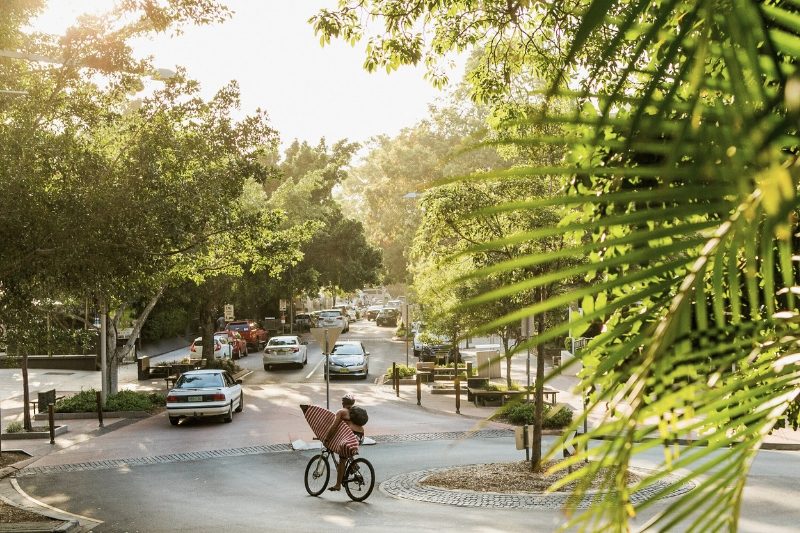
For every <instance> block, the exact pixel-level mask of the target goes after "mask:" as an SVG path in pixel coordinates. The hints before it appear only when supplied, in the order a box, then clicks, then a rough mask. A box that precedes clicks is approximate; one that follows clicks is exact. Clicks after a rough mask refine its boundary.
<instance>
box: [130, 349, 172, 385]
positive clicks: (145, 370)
mask: <svg viewBox="0 0 800 533" xmlns="http://www.w3.org/2000/svg"><path fill="white" fill-rule="evenodd" d="M136 373H137V378H138V379H139V381H142V380H145V379H153V378H161V377H166V376H168V375H169V374H170V373H171V371H170V367H169V366H165V365H160V366H150V358H149V357H148V356H146V355H145V356H143V357H140V358H138V359H137V360H136Z"/></svg>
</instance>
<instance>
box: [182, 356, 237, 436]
mask: <svg viewBox="0 0 800 533" xmlns="http://www.w3.org/2000/svg"><path fill="white" fill-rule="evenodd" d="M242 409H244V395H243V393H242V380H241V379H237V380H234V379H233V378H232V377H231V375H230V374H229V373H228V371H227V370H221V369H211V370H190V371H189V372H184V373H183V375H181V377H179V378H178V381H177V382H176V383H175V387H173V388H172V389H170V391H169V392H168V393H167V416H169V423H170V424H172V425H173V426H177V425H178V422H179V421H180V419H181V418H192V417H198V418H199V417H206V416H221V417H223V420H224V421H225V422H231V421H232V420H233V412H234V411H236V412H237V413H240V412H242Z"/></svg>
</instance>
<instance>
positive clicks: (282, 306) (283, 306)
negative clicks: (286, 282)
mask: <svg viewBox="0 0 800 533" xmlns="http://www.w3.org/2000/svg"><path fill="white" fill-rule="evenodd" d="M288 306H289V300H284V299H283V298H281V301H280V305H279V306H278V307H280V309H281V311H286V308H287V307H288Z"/></svg>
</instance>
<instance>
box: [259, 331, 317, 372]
mask: <svg viewBox="0 0 800 533" xmlns="http://www.w3.org/2000/svg"><path fill="white" fill-rule="evenodd" d="M261 358H262V360H263V361H264V370H270V369H272V366H273V365H286V364H296V365H300V366H303V365H305V364H306V363H308V346H306V343H305V341H302V340H300V337H298V336H297V335H279V336H277V337H272V338H271V339H270V340H269V342H267V345H266V346H264V355H263V356H262V357H261Z"/></svg>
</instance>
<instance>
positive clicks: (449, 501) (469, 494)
mask: <svg viewBox="0 0 800 533" xmlns="http://www.w3.org/2000/svg"><path fill="white" fill-rule="evenodd" d="M441 470H446V469H443V468H433V469H429V470H420V471H418V472H410V473H405V474H399V475H397V476H394V477H392V478H390V479H387V480H386V481H384V482H383V483H381V484H380V485H379V489H380V490H381V492H383V493H384V494H387V495H389V496H392V497H394V498H399V499H406V500H414V501H421V502H430V503H440V504H444V505H456V506H459V507H496V508H503V509H532V508H540V509H541V508H545V509H554V510H557V509H562V508H564V507H566V506H569V507H573V508H578V509H585V508H587V507H589V505H590V504H591V500H592V498H591V496H588V497H586V498H584V500H582V501H580V502H577V504H576V503H575V502H570V501H569V496H570V493H568V492H554V493H551V494H527V493H524V494H523V493H519V494H502V493H496V492H476V491H463V490H448V489H440V488H436V487H431V486H427V485H422V484H421V483H420V482H421V481H422V480H423V479H424V478H426V477H427V476H429V475H431V474H433V473H435V472H438V471H441ZM631 470H632V471H633V472H637V471H641V472H642V473H645V472H647V471H646V470H645V469H641V468H632V469H631ZM678 480H679V478H678V477H677V476H665V477H664V478H662V479H661V480H659V481H658V482H656V483H655V484H653V485H651V486H650V487H648V488H646V489H644V490H640V491H637V492H635V493H633V494H632V495H631V502H632V503H634V504H638V503H642V502H644V501H646V500H649V499H651V498H671V497H673V496H678V495H680V494H684V493H686V492H688V491H690V490H692V489H693V488H694V487H695V484H694V483H692V482H689V483H683V484H680V485H679V486H678V487H677V488H675V489H674V490H669V487H670V485H672V484H673V483H675V482H677V481H678Z"/></svg>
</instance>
